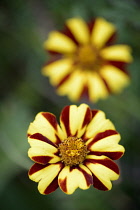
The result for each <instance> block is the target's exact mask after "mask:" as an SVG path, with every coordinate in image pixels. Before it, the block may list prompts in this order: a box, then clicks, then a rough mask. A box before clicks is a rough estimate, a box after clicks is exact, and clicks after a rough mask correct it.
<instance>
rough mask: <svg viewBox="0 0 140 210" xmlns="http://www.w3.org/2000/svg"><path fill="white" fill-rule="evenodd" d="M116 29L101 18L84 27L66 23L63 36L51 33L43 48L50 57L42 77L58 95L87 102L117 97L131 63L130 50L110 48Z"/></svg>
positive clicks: (79, 21)
mask: <svg viewBox="0 0 140 210" xmlns="http://www.w3.org/2000/svg"><path fill="white" fill-rule="evenodd" d="M115 34H116V28H115V26H114V25H113V24H112V23H110V22H107V21H106V20H105V19H103V18H96V19H95V20H94V21H93V22H92V23H90V24H87V23H86V22H85V21H84V20H83V19H81V18H72V19H68V20H67V21H66V29H65V31H64V32H58V31H53V32H51V33H50V35H49V37H48V40H46V41H45V43H44V47H45V49H46V50H48V51H49V52H50V54H51V55H52V58H51V60H50V61H49V62H48V63H47V64H46V65H45V66H44V67H43V69H42V73H43V75H45V76H48V77H49V78H50V82H51V84H52V85H53V86H55V87H56V89H57V92H58V94H59V95H67V96H68V97H69V99H70V100H72V101H78V100H79V99H80V98H81V97H82V96H85V95H86V96H88V98H89V100H90V101H93V102H96V101H97V100H98V99H99V98H106V97H107V96H108V95H109V94H110V93H118V92H120V91H121V90H122V88H123V87H125V86H126V85H128V83H129V80H130V79H129V76H128V73H127V71H126V70H125V69H126V64H127V63H130V62H131V61H132V56H131V54H130V51H131V49H130V47H129V46H127V45H121V44H118V45H112V43H113V40H114V37H115Z"/></svg>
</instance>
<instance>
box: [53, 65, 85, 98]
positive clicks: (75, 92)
mask: <svg viewBox="0 0 140 210" xmlns="http://www.w3.org/2000/svg"><path fill="white" fill-rule="evenodd" d="M85 80H86V78H85V76H84V74H83V73H82V72H81V71H80V70H77V69H75V70H74V72H73V73H72V75H71V76H70V77H69V78H68V80H66V81H65V82H64V83H63V84H62V85H61V86H60V87H59V88H58V89H57V91H58V94H59V95H68V97H69V98H70V100H71V101H77V100H78V99H79V98H80V96H81V93H82V90H83V87H84V84H85Z"/></svg>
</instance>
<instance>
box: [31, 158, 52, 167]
mask: <svg viewBox="0 0 140 210" xmlns="http://www.w3.org/2000/svg"><path fill="white" fill-rule="evenodd" d="M52 159H53V157H50V156H32V160H33V161H35V162H37V163H40V164H43V165H46V164H47V163H48V162H49V161H50V160H52Z"/></svg>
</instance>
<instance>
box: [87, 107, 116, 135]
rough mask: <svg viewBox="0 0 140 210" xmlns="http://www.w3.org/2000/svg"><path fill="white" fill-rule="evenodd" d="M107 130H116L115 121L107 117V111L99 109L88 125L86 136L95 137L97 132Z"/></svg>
mask: <svg viewBox="0 0 140 210" xmlns="http://www.w3.org/2000/svg"><path fill="white" fill-rule="evenodd" d="M105 130H115V127H114V125H113V123H112V122H111V121H110V120H108V119H106V118H105V113H104V112H103V111H101V110H98V112H97V113H96V115H95V116H94V117H93V119H92V120H91V122H90V123H89V125H88V126H87V129H86V133H85V137H86V138H94V137H95V136H96V134H98V133H100V132H103V131H105Z"/></svg>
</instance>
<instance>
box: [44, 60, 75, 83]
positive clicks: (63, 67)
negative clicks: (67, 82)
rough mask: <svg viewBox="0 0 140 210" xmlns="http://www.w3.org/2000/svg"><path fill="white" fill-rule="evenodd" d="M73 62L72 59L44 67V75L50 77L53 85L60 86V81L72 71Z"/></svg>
mask: <svg viewBox="0 0 140 210" xmlns="http://www.w3.org/2000/svg"><path fill="white" fill-rule="evenodd" d="M72 64H73V61H72V60H71V59H60V60H58V61H55V62H52V63H51V64H48V65H46V66H44V68H43V69H42V73H43V75H44V76H49V77H50V82H51V84H52V85H58V84H59V83H60V81H61V80H62V79H63V78H64V77H65V76H66V75H67V74H68V73H70V72H71V71H72Z"/></svg>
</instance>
